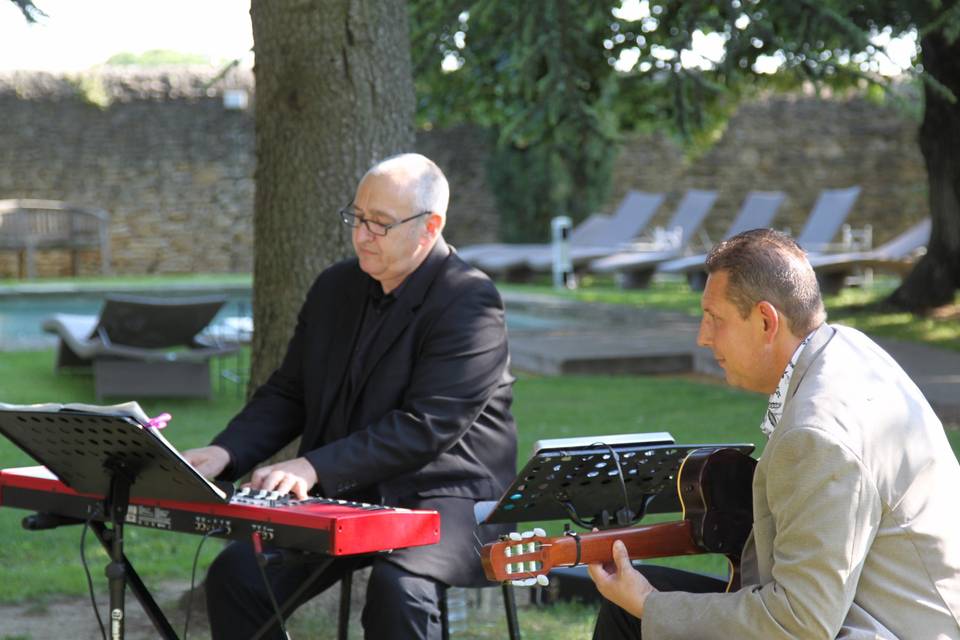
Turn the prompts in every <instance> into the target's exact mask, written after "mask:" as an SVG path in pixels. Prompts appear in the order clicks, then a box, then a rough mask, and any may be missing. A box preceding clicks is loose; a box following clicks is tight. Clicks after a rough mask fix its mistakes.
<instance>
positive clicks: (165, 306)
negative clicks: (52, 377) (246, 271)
mask: <svg viewBox="0 0 960 640" xmlns="http://www.w3.org/2000/svg"><path fill="white" fill-rule="evenodd" d="M225 302H226V299H225V298H224V297H221V296H205V297H190V298H166V299H162V298H148V297H138V296H120V295H111V296H107V298H106V300H105V301H104V305H103V309H102V310H101V311H100V315H99V316H90V315H75V314H64V313H58V314H54V315H53V316H51V317H50V318H47V319H46V320H44V322H43V330H44V331H46V332H47V333H53V334H56V335H57V336H58V337H59V339H60V340H59V346H58V350H57V361H56V364H55V370H56V371H58V372H59V371H60V370H61V369H65V368H76V367H79V368H84V369H92V370H93V376H94V390H95V393H96V397H97V400H100V399H101V398H102V397H103V396H121V395H122V396H129V397H131V398H135V397H139V396H199V397H205V398H209V397H210V393H211V387H210V359H211V358H213V357H216V356H222V355H226V354H228V353H232V352H234V351H236V350H237V349H238V348H239V347H238V345H236V344H219V343H218V341H216V340H213V339H210V338H207V337H205V336H201V335H200V334H201V332H202V331H203V330H204V329H205V328H206V327H207V326H208V325H209V324H210V322H211V321H212V320H213V318H214V316H216V315H217V312H218V311H219V310H220V308H221V307H222V306H223V304H224V303H225Z"/></svg>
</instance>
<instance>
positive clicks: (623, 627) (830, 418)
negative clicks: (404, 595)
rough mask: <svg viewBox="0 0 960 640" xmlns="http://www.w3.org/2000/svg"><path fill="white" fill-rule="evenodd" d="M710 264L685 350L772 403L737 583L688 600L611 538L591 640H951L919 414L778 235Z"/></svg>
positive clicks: (954, 512) (948, 544) (952, 568)
mask: <svg viewBox="0 0 960 640" xmlns="http://www.w3.org/2000/svg"><path fill="white" fill-rule="evenodd" d="M707 270H708V272H709V278H708V279H707V285H706V289H705V290H704V293H703V301H702V308H703V320H702V322H701V325H700V334H699V337H698V342H699V343H700V344H701V345H703V346H707V347H710V348H711V349H712V350H713V353H714V356H715V357H716V359H717V361H718V363H719V364H720V366H721V367H722V368H723V369H724V372H725V374H726V379H727V382H729V383H730V384H732V385H735V386H738V387H742V388H744V389H748V390H751V391H760V392H763V393H768V394H771V396H770V404H769V407H768V410H767V413H766V415H765V416H764V420H763V425H762V427H761V428H762V429H763V431H764V433H765V434H767V436H768V437H769V442H768V443H767V446H766V448H765V450H764V452H763V455H762V457H761V459H760V460H759V462H758V464H757V467H756V471H755V473H754V478H753V528H752V532H751V535H750V537H749V538H748V539H747V542H746V544H745V545H744V548H743V552H742V555H741V586H740V588H739V589H737V590H735V591H731V592H727V593H694V591H702V590H703V589H702V586H703V583H702V582H701V583H699V585H697V586H693V587H688V586H686V584H685V582H684V578H683V577H682V576H680V577H679V578H677V577H676V576H673V575H671V571H670V570H663V569H654V570H651V571H647V569H646V568H644V569H643V570H642V572H641V571H638V570H636V569H635V568H634V567H633V566H632V565H631V563H630V559H629V554H628V551H627V549H626V547H625V546H624V545H623V543H622V542H619V541H618V542H614V543H613V544H612V558H613V561H612V562H595V563H594V564H591V565H590V575H591V577H592V578H593V580H594V582H596V584H597V588H598V589H599V590H600V593H602V594H603V595H604V596H605V598H606V599H607V600H606V601H605V602H604V606H603V608H602V609H601V612H600V615H599V617H598V620H597V625H596V629H595V631H594V638H601V639H604V640H606V639H609V638H639V637H641V632H642V633H643V636H644V637H646V638H647V639H648V640H649V639H651V638H684V639H687V638H724V639H732V638H747V637H749V638H838V637H841V638H960V623H958V620H960V516H958V513H960V507H958V502H957V499H956V495H957V492H958V490H960V466H958V464H957V460H956V457H955V456H954V454H953V452H952V450H951V448H950V444H949V442H948V441H947V438H946V436H945V434H944V431H943V426H942V425H941V423H940V421H939V420H938V419H937V417H936V416H935V415H934V413H933V411H932V409H931V408H930V405H929V404H928V403H927V401H926V400H925V399H924V397H923V395H922V394H921V393H920V391H919V389H917V387H916V386H915V385H914V384H913V383H912V382H911V381H910V379H909V378H908V377H907V375H906V374H905V373H904V372H903V370H902V369H901V368H900V367H899V366H898V365H897V363H896V362H894V361H893V359H891V358H890V356H889V355H887V354H886V353H885V352H884V351H883V350H882V349H880V348H879V347H878V346H877V345H876V344H874V343H873V342H872V341H871V340H870V339H869V338H867V337H866V336H864V335H863V334H861V333H860V332H858V331H855V330H853V329H849V328H846V327H839V326H830V325H828V324H826V323H825V320H826V313H825V311H824V308H823V303H822V301H821V298H820V292H819V288H818V286H817V280H816V276H815V274H814V272H813V269H812V268H811V266H810V263H809V262H808V261H807V258H806V255H805V254H804V252H803V250H802V249H800V247H798V246H797V245H796V243H795V242H794V241H793V240H792V239H790V238H789V237H788V236H786V235H784V234H781V233H779V232H776V231H772V230H754V231H748V232H746V233H743V234H740V235H738V236H735V237H733V238H731V239H729V240H726V241H724V242H721V243H720V244H719V245H717V246H716V247H715V248H714V249H713V251H712V252H711V254H710V256H709V258H708V259H707ZM678 575H679V574H678ZM675 578H676V579H675ZM717 586H718V590H720V589H719V587H720V584H719V583H717Z"/></svg>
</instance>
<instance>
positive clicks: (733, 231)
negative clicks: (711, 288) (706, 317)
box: [658, 191, 787, 291]
mask: <svg viewBox="0 0 960 640" xmlns="http://www.w3.org/2000/svg"><path fill="white" fill-rule="evenodd" d="M786 197H787V196H786V194H785V193H784V192H783V191H751V192H750V193H748V194H747V197H746V198H744V199H743V204H742V205H741V206H740V211H739V212H738V213H737V216H736V217H735V218H734V219H733V222H731V223H730V227H729V228H728V229H727V232H726V233H725V234H724V236H723V239H724V240H726V239H727V238H732V237H733V236H735V235H737V234H738V233H743V232H744V231H749V230H750V229H761V228H764V227H769V226H770V223H771V222H773V217H774V216H775V215H776V214H777V210H778V209H779V208H780V205H782V204H783V201H784V200H785V199H786ZM706 261H707V254H705V253H699V254H697V255H692V256H683V257H682V258H676V259H674V260H669V261H667V262H664V263H663V264H661V265H660V268H659V269H658V271H660V272H661V273H683V274H686V276H687V282H689V283H690V288H691V289H693V290H694V291H702V290H703V286H704V284H706V281H707V273H706V270H705V267H704V265H705V263H706Z"/></svg>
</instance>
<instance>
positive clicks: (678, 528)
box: [552, 520, 703, 567]
mask: <svg viewBox="0 0 960 640" xmlns="http://www.w3.org/2000/svg"><path fill="white" fill-rule="evenodd" d="M579 537H580V564H591V563H594V562H612V561H613V542H614V541H615V540H621V541H623V544H624V545H626V547H627V555H629V556H630V558H631V559H633V560H640V559H646V558H668V557H671V556H685V555H691V554H696V553H703V548H702V547H699V546H697V544H696V543H695V542H694V540H693V527H692V526H691V524H690V522H689V521H688V520H680V521H678V522H665V523H662V524H649V525H644V526H640V527H630V528H627V529H611V530H609V531H596V532H593V533H585V534H582V535H580V536H579ZM557 542H558V543H559V544H558V546H559V549H556V551H555V552H554V553H555V554H556V555H555V557H554V558H552V559H553V560H554V566H558V567H565V566H573V565H574V564H577V548H576V547H577V542H576V540H574V539H573V536H562V537H558V538H557Z"/></svg>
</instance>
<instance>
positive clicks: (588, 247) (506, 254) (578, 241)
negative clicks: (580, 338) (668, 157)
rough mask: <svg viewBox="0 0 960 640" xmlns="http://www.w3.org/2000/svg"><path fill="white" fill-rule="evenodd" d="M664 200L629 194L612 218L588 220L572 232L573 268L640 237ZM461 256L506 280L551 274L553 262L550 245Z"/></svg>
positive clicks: (509, 247)
mask: <svg viewBox="0 0 960 640" xmlns="http://www.w3.org/2000/svg"><path fill="white" fill-rule="evenodd" d="M663 200H664V196H663V194H662V193H647V192H643V191H630V192H629V193H628V194H627V195H626V196H625V197H624V199H623V200H622V201H621V202H620V206H618V207H617V210H616V211H615V212H614V213H613V215H611V216H603V217H595V216H596V214H595V216H591V217H589V218H587V220H585V221H584V222H582V223H581V224H580V225H578V226H577V227H576V228H575V229H574V230H573V231H572V232H571V237H570V253H571V257H572V259H573V263H574V267H576V266H578V265H582V264H584V263H585V262H586V261H587V260H589V259H590V258H591V257H596V256H598V255H606V254H607V253H609V252H610V251H611V250H612V248H613V247H617V246H622V245H623V243H624V242H628V241H630V240H632V239H634V238H636V237H637V236H639V235H640V234H641V233H642V232H643V231H644V229H646V227H647V225H648V224H649V223H650V220H651V219H652V218H653V215H654V214H655V213H656V211H657V209H659V208H660V205H661V204H663ZM464 254H466V255H464ZM461 256H462V257H464V259H465V260H467V262H470V263H471V264H472V265H473V266H475V267H477V268H479V269H480V270H481V271H484V272H486V273H489V274H491V275H499V276H505V277H510V276H514V277H517V276H522V275H527V274H529V273H530V272H531V271H549V270H550V268H551V267H552V262H553V251H552V248H551V245H549V244H520V245H500V246H499V247H492V248H491V249H490V250H488V251H480V252H478V253H473V251H471V249H470V247H467V248H465V249H464V252H462V253H461ZM531 259H533V260H534V261H535V264H536V266H535V267H534V266H532V265H531Z"/></svg>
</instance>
